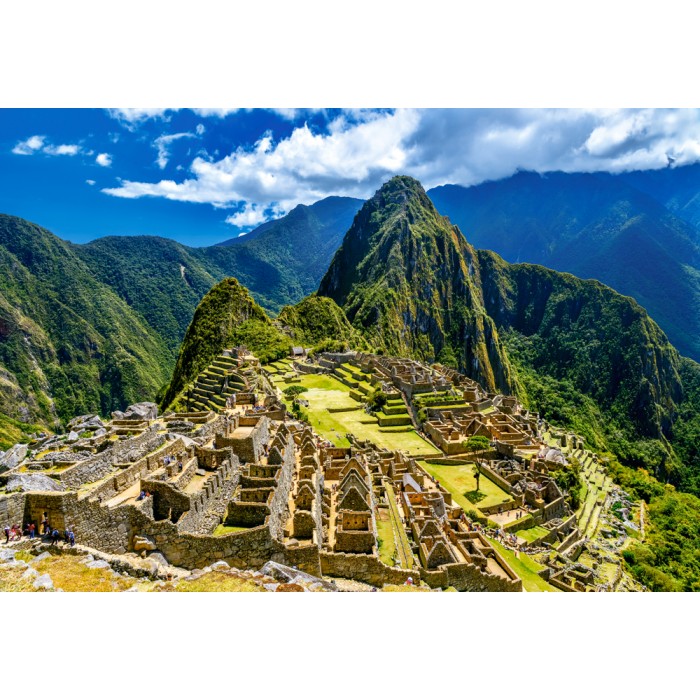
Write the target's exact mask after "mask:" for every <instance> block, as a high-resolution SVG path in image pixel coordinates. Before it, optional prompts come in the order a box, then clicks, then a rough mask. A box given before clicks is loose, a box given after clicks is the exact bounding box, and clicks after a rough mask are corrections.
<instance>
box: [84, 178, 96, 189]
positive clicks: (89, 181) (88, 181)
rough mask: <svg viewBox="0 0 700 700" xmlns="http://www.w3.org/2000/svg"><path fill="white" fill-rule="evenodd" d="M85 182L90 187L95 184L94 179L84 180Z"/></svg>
mask: <svg viewBox="0 0 700 700" xmlns="http://www.w3.org/2000/svg"><path fill="white" fill-rule="evenodd" d="M85 183H86V184H88V185H90V187H92V186H93V185H94V184H95V181H94V180H85Z"/></svg>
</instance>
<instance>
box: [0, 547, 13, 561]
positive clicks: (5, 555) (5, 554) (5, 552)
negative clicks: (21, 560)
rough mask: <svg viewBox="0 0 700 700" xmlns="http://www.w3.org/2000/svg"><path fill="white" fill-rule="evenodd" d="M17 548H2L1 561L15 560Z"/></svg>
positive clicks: (0, 551)
mask: <svg viewBox="0 0 700 700" xmlns="http://www.w3.org/2000/svg"><path fill="white" fill-rule="evenodd" d="M14 559H15V550H14V549H0V562H5V561H14Z"/></svg>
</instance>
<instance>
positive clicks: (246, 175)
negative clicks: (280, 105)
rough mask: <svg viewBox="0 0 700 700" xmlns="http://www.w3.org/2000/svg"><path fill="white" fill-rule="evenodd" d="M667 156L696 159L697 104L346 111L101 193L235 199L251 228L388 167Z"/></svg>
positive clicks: (354, 191) (436, 174)
mask: <svg viewBox="0 0 700 700" xmlns="http://www.w3.org/2000/svg"><path fill="white" fill-rule="evenodd" d="M288 116H289V115H288ZM175 136H177V135H175ZM159 155H160V151H159ZM669 159H674V162H675V164H677V165H680V164H686V163H692V162H696V161H698V160H700V111H699V110H581V109H562V110H557V109H465V110H462V109H444V110H443V109H426V110H410V109H405V110H396V111H382V112H376V111H369V110H355V111H350V112H346V113H344V114H342V115H341V116H339V117H337V118H335V119H334V120H333V121H331V122H329V123H328V124H327V128H326V131H325V132H323V133H317V132H315V131H312V130H311V128H309V126H308V125H307V124H304V125H303V126H298V127H296V128H294V129H293V130H292V132H291V134H290V135H289V136H287V137H286V138H283V139H281V140H278V141H275V140H274V138H273V135H272V134H269V133H267V134H262V135H261V136H260V138H259V140H258V141H257V143H255V144H254V145H253V146H251V147H247V148H243V147H239V148H238V149H236V150H234V151H233V152H232V153H230V154H229V155H226V156H225V157H222V158H213V157H211V156H208V155H202V154H199V155H197V157H195V158H194V160H193V161H192V163H191V166H190V168H189V176H188V177H186V178H185V179H183V180H181V181H179V182H176V181H174V180H161V181H160V182H133V181H129V180H126V181H123V182H121V184H120V186H119V187H115V188H109V189H106V190H103V191H104V192H106V193H107V194H110V195H113V196H117V197H127V198H137V197H146V196H150V197H165V198H167V199H172V200H177V201H185V202H201V203H208V204H211V205H213V206H215V207H236V209H237V212H236V213H234V214H232V215H231V216H229V217H228V219H227V221H228V222H229V223H231V224H233V225H236V226H253V225H255V224H257V223H260V222H261V221H264V220H265V218H269V217H270V216H272V215H275V213H284V212H286V211H289V210H290V209H291V208H293V207H294V206H296V205H297V204H299V203H305V204H309V203H312V202H314V201H317V200H318V199H321V198H323V197H326V196H329V195H346V196H357V197H367V196H369V195H371V194H372V192H373V191H374V190H375V189H376V188H377V187H379V186H380V185H381V184H382V182H384V181H385V180H387V179H388V178H389V177H391V176H392V175H394V174H397V173H402V174H408V175H413V176H414V177H417V178H418V179H419V180H421V182H422V183H423V185H424V186H425V187H426V188H430V187H434V186H436V185H441V184H445V183H455V184H462V185H472V184H477V183H479V182H483V181H484V180H495V179H499V178H503V177H507V176H509V175H511V174H512V173H513V172H515V170H517V169H518V168H521V169H528V170H536V171H539V172H546V171H551V170H563V171H568V172H575V171H581V172H593V171H610V172H620V171H624V170H630V169H638V168H640V169H641V168H661V167H665V166H666V165H667V164H668V162H669ZM166 162H167V155H166Z"/></svg>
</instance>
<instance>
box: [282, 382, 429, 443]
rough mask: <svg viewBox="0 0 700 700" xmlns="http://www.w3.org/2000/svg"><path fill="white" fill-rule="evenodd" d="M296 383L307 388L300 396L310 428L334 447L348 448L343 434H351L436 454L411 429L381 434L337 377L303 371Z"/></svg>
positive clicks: (373, 420) (376, 441)
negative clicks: (337, 410)
mask: <svg viewBox="0 0 700 700" xmlns="http://www.w3.org/2000/svg"><path fill="white" fill-rule="evenodd" d="M273 379H274V382H275V384H276V385H277V386H278V387H279V388H281V389H283V388H284V382H282V381H280V380H278V379H277V377H274V378H273ZM294 383H295V384H300V385H301V386H304V387H306V388H307V389H308V391H307V392H305V393H304V394H303V395H302V397H301V398H302V399H303V400H305V401H308V402H309V407H308V408H304V410H305V411H306V412H307V414H308V416H309V421H310V423H311V427H312V428H313V429H314V430H315V431H316V432H317V433H318V434H319V435H321V436H322V437H324V438H326V439H327V440H330V441H331V442H332V443H333V444H334V445H335V446H336V447H349V446H350V443H349V441H348V440H347V438H346V437H345V435H346V434H347V433H352V434H353V435H355V437H357V438H358V439H360V440H371V441H372V442H373V443H375V444H376V445H377V446H378V447H380V448H383V449H386V450H406V451H407V452H408V453H409V454H412V455H436V454H437V452H436V450H435V448H434V447H432V445H430V444H429V443H428V442H426V441H425V440H423V438H421V437H420V436H419V435H417V434H416V432H415V431H414V430H411V431H409V432H401V433H384V432H381V431H380V429H379V423H377V421H376V419H374V418H373V417H372V416H369V415H367V414H366V413H365V411H364V409H363V408H362V404H361V403H359V402H358V401H354V400H353V399H351V398H350V389H349V387H348V386H346V385H345V384H343V383H342V382H341V381H339V380H338V379H337V378H336V377H332V376H330V375H327V374H304V375H301V376H300V377H299V379H298V380H297V381H295V382H294ZM329 408H331V409H338V408H347V409H351V410H348V411H343V412H340V413H329V411H328V409H329Z"/></svg>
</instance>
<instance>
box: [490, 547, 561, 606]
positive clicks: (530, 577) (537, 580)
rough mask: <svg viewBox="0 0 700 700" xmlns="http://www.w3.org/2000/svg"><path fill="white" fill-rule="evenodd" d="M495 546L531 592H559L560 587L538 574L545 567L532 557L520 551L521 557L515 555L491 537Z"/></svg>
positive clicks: (525, 587) (524, 586)
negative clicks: (555, 586)
mask: <svg viewBox="0 0 700 700" xmlns="http://www.w3.org/2000/svg"><path fill="white" fill-rule="evenodd" d="M489 542H490V543H491V544H492V545H493V548H494V549H495V550H496V551H497V552H498V553H499V554H500V555H501V556H502V557H503V558H504V559H505V560H506V562H508V565H509V566H510V568H511V569H513V571H514V572H515V573H516V574H517V575H518V576H519V577H520V580H521V581H522V582H523V588H524V589H525V590H526V591H530V592H531V593H536V592H540V591H551V592H557V591H558V589H557V588H554V586H552V585H550V584H549V583H547V582H546V581H545V580H544V579H543V578H542V577H541V576H538V575H537V572H538V571H541V570H542V569H543V568H544V567H543V566H542V565H541V564H538V563H537V562H536V561H535V560H534V559H532V557H529V556H528V555H527V554H523V553H522V552H521V553H520V556H519V557H516V556H515V552H511V551H510V549H506V548H505V547H504V546H502V545H501V544H500V543H499V542H496V540H492V539H489Z"/></svg>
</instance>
